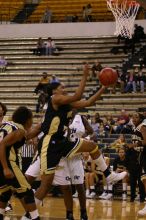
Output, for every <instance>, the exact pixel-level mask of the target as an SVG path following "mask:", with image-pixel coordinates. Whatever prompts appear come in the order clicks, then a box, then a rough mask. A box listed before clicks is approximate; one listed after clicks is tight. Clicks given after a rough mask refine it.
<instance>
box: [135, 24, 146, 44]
mask: <svg viewBox="0 0 146 220" xmlns="http://www.w3.org/2000/svg"><path fill="white" fill-rule="evenodd" d="M145 36H146V35H145V33H144V28H143V27H142V26H140V25H138V24H135V25H134V34H133V39H134V42H135V43H138V42H140V40H141V39H145Z"/></svg>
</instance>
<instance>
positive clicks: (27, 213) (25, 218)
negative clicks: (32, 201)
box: [20, 212, 31, 220]
mask: <svg viewBox="0 0 146 220" xmlns="http://www.w3.org/2000/svg"><path fill="white" fill-rule="evenodd" d="M30 219H31V216H30V214H29V212H26V213H25V214H24V215H23V216H22V217H21V219H20V220H30Z"/></svg>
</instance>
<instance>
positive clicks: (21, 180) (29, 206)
mask: <svg viewBox="0 0 146 220" xmlns="http://www.w3.org/2000/svg"><path fill="white" fill-rule="evenodd" d="M11 168H12V170H13V173H14V175H15V178H14V179H13V182H12V186H13V187H14V188H15V191H16V192H17V197H18V198H19V199H20V200H21V201H22V204H25V207H24V208H25V210H26V211H27V212H29V214H30V216H31V219H33V220H38V219H40V218H39V214H38V210H37V208H36V204H35V200H34V193H33V190H32V189H31V186H30V184H29V183H28V182H27V179H26V177H25V176H24V174H23V173H22V172H21V170H20V169H19V167H18V166H17V164H16V163H13V162H11Z"/></svg>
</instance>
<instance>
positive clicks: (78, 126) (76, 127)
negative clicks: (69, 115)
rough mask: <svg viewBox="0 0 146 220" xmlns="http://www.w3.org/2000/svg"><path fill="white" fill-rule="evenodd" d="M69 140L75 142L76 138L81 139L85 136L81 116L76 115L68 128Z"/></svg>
mask: <svg viewBox="0 0 146 220" xmlns="http://www.w3.org/2000/svg"><path fill="white" fill-rule="evenodd" d="M69 129H70V139H71V140H72V141H75V139H76V138H81V137H82V136H83V135H84V134H85V126H84V124H83V120H82V117H81V115H76V116H75V117H74V119H73V121H72V123H71V124H70V126H69Z"/></svg>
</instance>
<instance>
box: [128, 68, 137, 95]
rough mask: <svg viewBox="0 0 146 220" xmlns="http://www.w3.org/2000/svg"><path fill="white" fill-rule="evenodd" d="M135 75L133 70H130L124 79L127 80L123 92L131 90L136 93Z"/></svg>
mask: <svg viewBox="0 0 146 220" xmlns="http://www.w3.org/2000/svg"><path fill="white" fill-rule="evenodd" d="M136 80H137V79H136V75H135V73H134V70H133V69H132V70H130V72H129V74H128V76H127V79H126V82H127V85H126V88H125V92H131V91H132V92H133V93H136Z"/></svg>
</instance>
